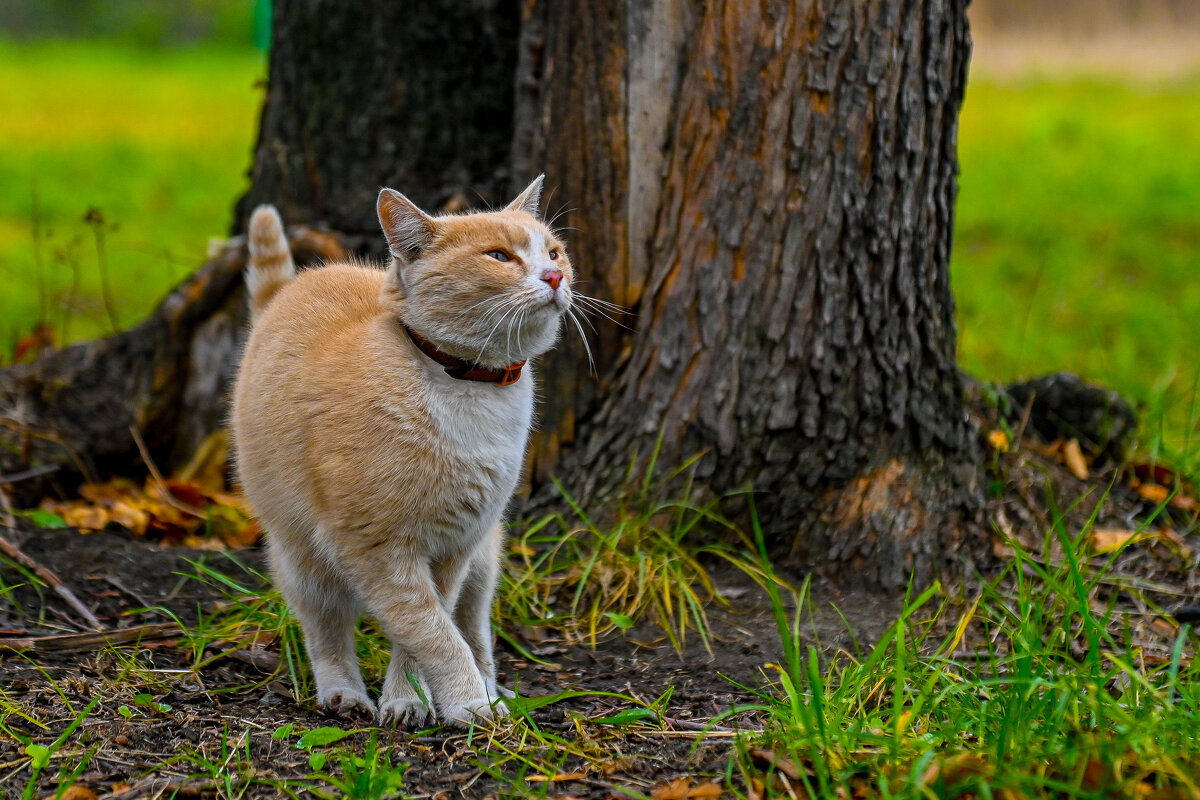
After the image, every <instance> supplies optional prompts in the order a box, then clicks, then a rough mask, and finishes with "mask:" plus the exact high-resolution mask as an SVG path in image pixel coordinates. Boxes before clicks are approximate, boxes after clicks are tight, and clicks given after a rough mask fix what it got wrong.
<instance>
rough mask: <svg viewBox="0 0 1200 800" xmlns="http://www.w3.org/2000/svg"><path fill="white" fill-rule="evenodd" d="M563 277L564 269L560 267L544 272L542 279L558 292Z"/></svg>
mask: <svg viewBox="0 0 1200 800" xmlns="http://www.w3.org/2000/svg"><path fill="white" fill-rule="evenodd" d="M562 278H563V276H562V270H560V269H548V270H546V271H545V272H543V273H542V280H543V281H545V282H546V283H548V284H550V288H551V289H553V290H554V291H556V292H557V291H558V285H559V284H560V283H562Z"/></svg>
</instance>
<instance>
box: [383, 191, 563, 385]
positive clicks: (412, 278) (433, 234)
mask: <svg viewBox="0 0 1200 800" xmlns="http://www.w3.org/2000/svg"><path fill="white" fill-rule="evenodd" d="M542 177H543V176H540V175H539V176H538V177H537V178H536V179H535V180H534V181H533V183H531V184H529V186H528V187H526V189H525V191H523V192H521V194H520V195H519V196H518V197H517V199H516V200H513V201H512V202H511V203H509V204H508V206H506V207H505V208H504V209H503V210H501V211H488V212H476V213H471V214H451V215H446V216H431V215H429V214H426V213H425V212H424V211H422V210H421V209H419V208H417V206H416V205H415V204H413V202H412V201H411V200H409V199H408V198H407V197H405V196H404V195H402V194H400V193H399V192H397V191H394V190H392V189H384V190H383V191H381V192H380V193H379V203H378V210H379V223H380V225H381V226H382V227H383V233H384V235H385V236H386V237H387V241H388V249H389V250H390V252H391V255H392V263H391V266H390V268H389V269H388V277H387V282H386V285H385V288H384V295H383V300H384V302H385V303H386V304H388V306H389V307H390V308H392V309H394V310H395V312H396V314H397V315H398V316H399V317H400V318H401V319H402V320H403V321H404V322H405V323H406V324H407V325H408V326H409V327H410V328H412V329H413V330H415V331H416V332H417V333H419V334H420V335H422V336H424V337H425V338H426V339H429V340H430V341H432V342H433V343H434V344H436V345H437V346H438V347H439V348H441V349H442V350H444V351H445V352H447V353H450V354H452V355H455V356H458V357H459V358H465V359H468V360H470V361H475V362H477V363H479V364H481V365H483V366H486V367H501V366H505V365H508V364H512V363H514V362H516V361H523V360H525V359H528V358H532V357H534V356H537V355H541V354H542V353H544V352H546V351H547V350H549V349H550V347H551V346H552V345H553V344H554V340H555V339H556V338H557V337H558V329H559V323H560V321H561V319H562V315H563V314H564V313H566V311H567V310H568V309H569V308H570V307H571V299H572V295H571V279H572V273H571V262H570V260H569V259H568V258H567V252H566V248H565V247H563V243H562V242H561V241H560V240H559V239H558V237H557V236H555V235H554V232H553V231H551V230H550V228H549V227H548V226H547V225H546V224H545V223H544V222H543V221H542V220H541V218H540V216H539V214H538V199H539V197H540V196H541V193H542Z"/></svg>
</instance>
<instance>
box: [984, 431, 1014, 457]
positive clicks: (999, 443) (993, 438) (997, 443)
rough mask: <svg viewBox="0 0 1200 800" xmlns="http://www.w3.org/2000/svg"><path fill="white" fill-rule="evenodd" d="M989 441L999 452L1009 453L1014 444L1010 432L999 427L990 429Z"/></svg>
mask: <svg viewBox="0 0 1200 800" xmlns="http://www.w3.org/2000/svg"><path fill="white" fill-rule="evenodd" d="M987 443H988V444H989V445H991V448H992V449H993V450H995V451H996V452H998V453H1007V452H1008V448H1009V447H1010V446H1011V445H1012V443H1011V442H1010V441H1009V440H1008V434H1007V433H1005V432H1004V431H1002V430H1000V429H999V428H996V429H995V430H992V431H988V435H987Z"/></svg>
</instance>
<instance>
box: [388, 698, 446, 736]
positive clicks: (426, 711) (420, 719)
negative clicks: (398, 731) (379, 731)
mask: <svg viewBox="0 0 1200 800" xmlns="http://www.w3.org/2000/svg"><path fill="white" fill-rule="evenodd" d="M432 721H433V711H432V710H431V709H430V708H429V706H427V705H425V704H424V703H423V702H421V699H420V698H419V697H401V698H397V699H395V700H388V701H387V702H385V703H380V704H379V724H380V725H382V726H383V727H385V728H404V729H406V730H412V729H414V728H421V727H424V726H425V725H428V724H429V723H430V722H432Z"/></svg>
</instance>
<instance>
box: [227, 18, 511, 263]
mask: <svg viewBox="0 0 1200 800" xmlns="http://www.w3.org/2000/svg"><path fill="white" fill-rule="evenodd" d="M274 8H275V11H274V20H273V29H272V45H271V57H270V80H269V84H268V88H267V97H266V102H265V105H264V107H263V115H262V122H261V127H260V129H259V140H258V144H257V146H256V148H255V153H254V166H253V169H252V171H251V179H252V181H253V185H252V186H251V188H250V190H249V192H248V193H247V194H246V195H245V196H244V197H243V198H242V199H241V201H240V202H239V203H238V205H237V212H236V214H235V219H234V233H240V232H242V231H244V230H245V224H246V220H247V219H248V218H249V215H250V212H251V211H252V210H253V209H254V207H255V206H257V205H259V204H260V203H272V204H274V205H275V206H276V207H278V208H279V210H280V212H281V213H282V214H283V218H284V221H285V222H288V223H289V224H290V223H304V224H307V225H318V226H320V225H327V226H329V227H331V228H333V229H334V230H337V231H340V232H342V233H343V234H346V235H348V236H350V237H352V238H353V237H360V238H361V242H362V243H363V245H364V246H365V247H368V248H371V249H378V250H380V251H381V250H382V247H383V245H382V241H383V240H382V238H381V237H380V236H379V225H378V222H377V220H376V217H375V196H376V195H377V194H378V192H379V188H380V187H381V186H390V187H393V188H396V189H398V190H400V191H402V192H404V193H405V194H407V195H408V196H409V197H410V198H412V199H413V200H414V201H416V202H417V203H418V204H419V205H421V206H423V207H425V208H441V207H444V206H447V205H449V206H450V207H459V206H462V205H466V204H469V205H474V204H476V203H478V202H479V198H480V197H482V198H483V201H484V202H486V203H495V202H499V198H500V193H499V192H498V189H507V186H506V184H507V180H506V177H507V169H506V162H507V156H508V152H509V147H510V143H511V141H512V96H513V72H514V68H515V64H516V41H517V19H518V14H517V7H516V0H434V1H433V2H423V3H401V2H369V3H364V2H354V3H347V2H344V0H276V2H275V6H274Z"/></svg>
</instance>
